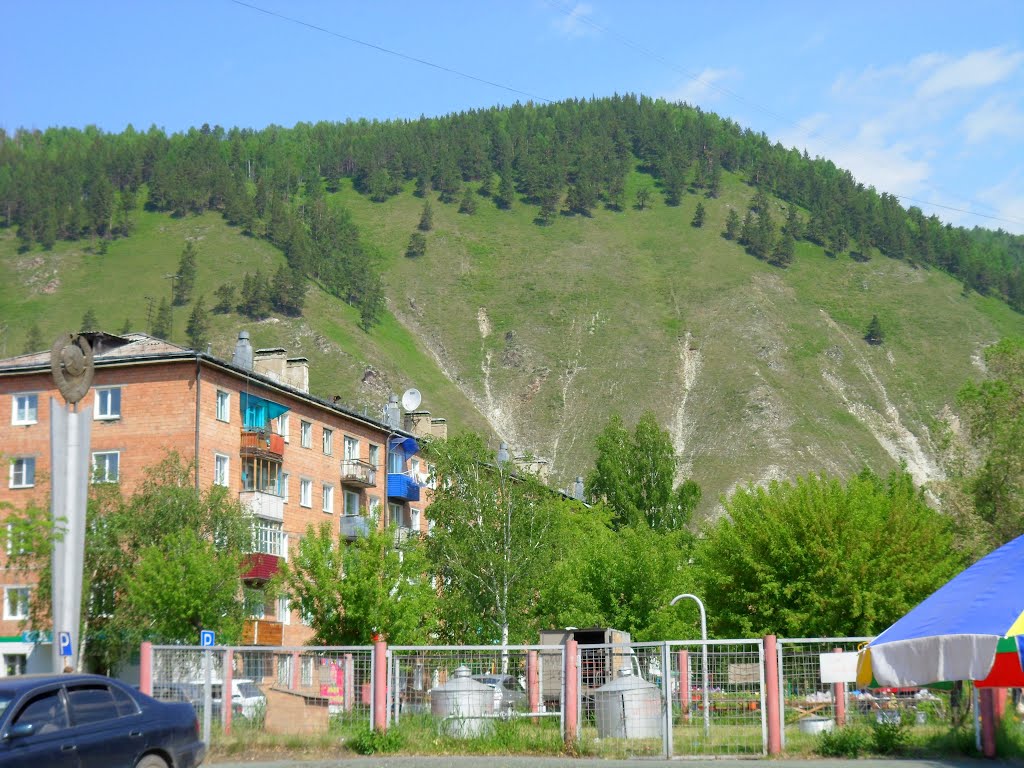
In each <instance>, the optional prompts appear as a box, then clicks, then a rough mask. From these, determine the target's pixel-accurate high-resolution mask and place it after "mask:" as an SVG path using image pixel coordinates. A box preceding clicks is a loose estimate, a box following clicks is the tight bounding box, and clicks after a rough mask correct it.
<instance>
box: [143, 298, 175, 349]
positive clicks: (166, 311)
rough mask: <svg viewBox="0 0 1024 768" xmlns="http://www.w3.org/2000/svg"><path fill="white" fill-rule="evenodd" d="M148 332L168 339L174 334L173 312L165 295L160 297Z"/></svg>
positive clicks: (159, 337)
mask: <svg viewBox="0 0 1024 768" xmlns="http://www.w3.org/2000/svg"><path fill="white" fill-rule="evenodd" d="M149 332H150V334H151V335H153V336H156V337H157V338H158V339H170V338H171V336H172V335H173V334H174V313H173V310H172V309H171V305H170V303H169V302H168V301H167V298H166V297H164V298H162V299H160V306H159V307H157V310H156V317H155V318H154V319H153V326H152V327H151V328H150V329H149Z"/></svg>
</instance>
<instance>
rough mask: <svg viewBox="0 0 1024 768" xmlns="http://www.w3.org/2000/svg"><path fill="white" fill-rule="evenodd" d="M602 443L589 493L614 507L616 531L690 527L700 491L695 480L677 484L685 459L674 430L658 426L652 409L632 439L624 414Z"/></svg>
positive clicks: (600, 438) (599, 441)
mask: <svg viewBox="0 0 1024 768" xmlns="http://www.w3.org/2000/svg"><path fill="white" fill-rule="evenodd" d="M596 443H597V459H596V461H595V462H594V469H593V471H592V472H591V473H590V475H589V476H588V477H587V482H586V488H587V494H588V496H589V497H590V498H593V499H600V500H603V501H604V503H605V504H607V505H608V506H609V507H610V508H611V509H612V511H613V513H614V518H613V523H614V525H615V527H617V528H622V527H625V526H627V525H637V524H646V525H647V526H648V527H650V528H653V529H655V530H665V531H669V530H679V529H682V528H683V527H685V526H686V524H687V523H689V521H690V516H691V515H692V514H693V510H694V509H695V508H696V507H697V503H698V502H699V501H700V495H701V494H700V487H699V486H698V485H697V484H696V483H694V482H693V481H691V480H687V481H686V482H684V483H682V484H681V485H679V486H678V487H676V486H675V480H676V475H677V474H678V471H679V459H678V457H677V456H676V453H675V449H674V448H673V447H672V440H671V439H670V438H669V435H668V431H667V430H663V429H661V427H659V426H658V422H657V420H656V419H655V417H654V414H653V413H652V412H651V411H646V412H645V413H644V414H643V415H642V416H641V417H640V420H639V421H638V422H637V424H636V428H635V430H634V431H633V434H632V435H631V434H630V433H629V431H628V430H627V429H626V428H625V427H624V426H623V423H622V418H621V417H620V416H618V415H615V416H612V418H611V419H610V420H609V422H608V425H607V426H606V427H605V428H604V430H602V432H601V434H599V435H598V436H597V441H596Z"/></svg>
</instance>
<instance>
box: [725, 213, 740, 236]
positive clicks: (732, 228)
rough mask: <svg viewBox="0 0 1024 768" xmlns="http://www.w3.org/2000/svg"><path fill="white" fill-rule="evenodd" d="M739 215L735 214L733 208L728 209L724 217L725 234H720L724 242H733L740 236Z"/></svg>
mask: <svg viewBox="0 0 1024 768" xmlns="http://www.w3.org/2000/svg"><path fill="white" fill-rule="evenodd" d="M741 226H742V224H741V222H740V215H739V214H738V213H736V209H735V208H730V209H729V213H728V214H727V215H726V217H725V232H723V233H722V234H723V235H724V236H725V239H726V240H735V239H736V238H738V237H739V236H740V227H741Z"/></svg>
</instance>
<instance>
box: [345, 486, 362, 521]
mask: <svg viewBox="0 0 1024 768" xmlns="http://www.w3.org/2000/svg"><path fill="white" fill-rule="evenodd" d="M345 514H346V515H349V516H351V515H358V514H359V494H358V493H356V492H354V491H345Z"/></svg>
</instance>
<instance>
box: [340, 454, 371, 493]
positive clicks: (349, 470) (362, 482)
mask: <svg viewBox="0 0 1024 768" xmlns="http://www.w3.org/2000/svg"><path fill="white" fill-rule="evenodd" d="M341 482H342V485H357V486H359V487H360V488H369V487H370V486H373V485H376V484H377V468H376V467H375V466H373V464H368V463H367V462H365V461H363V460H361V459H345V460H344V461H342V462H341Z"/></svg>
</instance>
